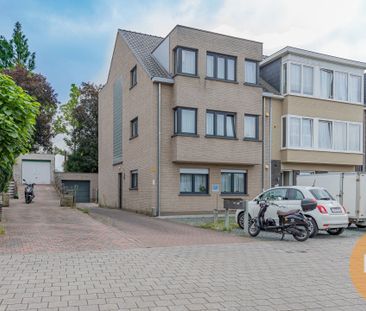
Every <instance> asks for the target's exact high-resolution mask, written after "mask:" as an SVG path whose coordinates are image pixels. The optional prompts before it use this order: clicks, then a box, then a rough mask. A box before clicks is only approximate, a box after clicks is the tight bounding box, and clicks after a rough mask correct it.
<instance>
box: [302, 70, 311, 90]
mask: <svg viewBox="0 0 366 311" xmlns="http://www.w3.org/2000/svg"><path fill="white" fill-rule="evenodd" d="M302 68H303V77H304V78H303V81H304V85H303V93H304V94H305V95H313V92H314V69H313V67H309V66H303V67H302Z"/></svg>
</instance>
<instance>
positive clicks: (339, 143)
mask: <svg viewBox="0 0 366 311" xmlns="http://www.w3.org/2000/svg"><path fill="white" fill-rule="evenodd" d="M334 149H335V150H347V123H346V122H334Z"/></svg>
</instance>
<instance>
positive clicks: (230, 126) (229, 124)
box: [226, 116, 234, 137]
mask: <svg viewBox="0 0 366 311" xmlns="http://www.w3.org/2000/svg"><path fill="white" fill-rule="evenodd" d="M226 136H229V137H234V117H233V116H226Z"/></svg>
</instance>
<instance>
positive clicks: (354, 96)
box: [349, 75, 362, 103]
mask: <svg viewBox="0 0 366 311" xmlns="http://www.w3.org/2000/svg"><path fill="white" fill-rule="evenodd" d="M361 83H362V79H361V77H360V76H354V75H350V80H349V87H350V93H349V96H350V101H351V102H356V103H360V102H361Z"/></svg>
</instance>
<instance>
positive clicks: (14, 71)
mask: <svg viewBox="0 0 366 311" xmlns="http://www.w3.org/2000/svg"><path fill="white" fill-rule="evenodd" d="M3 72H4V73H5V74H7V75H9V76H11V77H12V79H13V80H14V81H15V82H16V84H17V85H19V86H20V87H21V88H23V89H24V90H26V91H27V92H28V94H29V95H31V96H33V97H35V98H36V100H37V101H38V102H39V103H40V104H41V105H40V109H39V110H40V111H39V115H38V117H37V122H36V126H35V134H34V136H33V140H32V148H31V150H32V151H33V152H36V151H39V149H43V150H44V151H51V150H52V141H51V140H52V138H53V136H54V133H53V131H52V122H53V118H54V116H55V114H56V111H57V104H58V101H57V94H56V93H55V91H54V89H53V88H52V86H51V85H50V83H49V82H48V81H47V79H46V77H45V76H43V75H41V74H38V73H33V72H29V71H28V70H27V69H26V68H24V67H22V66H16V67H14V68H11V69H5V70H3Z"/></svg>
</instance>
